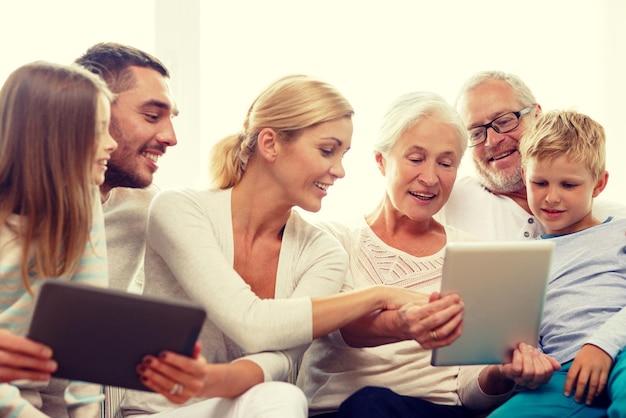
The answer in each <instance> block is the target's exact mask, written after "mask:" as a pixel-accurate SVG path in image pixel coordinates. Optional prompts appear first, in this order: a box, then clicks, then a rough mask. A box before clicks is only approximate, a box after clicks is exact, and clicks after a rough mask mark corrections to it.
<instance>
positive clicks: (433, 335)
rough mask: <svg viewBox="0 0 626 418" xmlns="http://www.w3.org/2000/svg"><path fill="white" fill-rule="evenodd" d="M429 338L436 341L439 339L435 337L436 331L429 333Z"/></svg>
mask: <svg viewBox="0 0 626 418" xmlns="http://www.w3.org/2000/svg"><path fill="white" fill-rule="evenodd" d="M430 338H432V339H433V340H435V341H437V340H438V339H439V337H438V336H437V331H435V330H433V331H430Z"/></svg>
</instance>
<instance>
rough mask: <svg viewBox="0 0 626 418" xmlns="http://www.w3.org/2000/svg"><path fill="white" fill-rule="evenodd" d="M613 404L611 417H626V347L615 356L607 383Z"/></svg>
mask: <svg viewBox="0 0 626 418" xmlns="http://www.w3.org/2000/svg"><path fill="white" fill-rule="evenodd" d="M607 387H608V392H609V398H610V399H611V405H610V406H609V409H608V413H609V417H610V418H624V417H626V348H625V349H624V350H622V352H621V353H620V354H619V355H618V356H617V357H616V358H615V365H614V366H613V370H611V374H609V381H608V383H607Z"/></svg>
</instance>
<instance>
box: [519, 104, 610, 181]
mask: <svg viewBox="0 0 626 418" xmlns="http://www.w3.org/2000/svg"><path fill="white" fill-rule="evenodd" d="M605 142H606V137H605V134H604V128H603V127H602V125H600V124H599V123H598V122H596V121H594V120H593V119H591V118H590V117H589V116H587V115H583V114H582V113H578V112H575V111H569V110H568V111H553V112H548V113H544V114H543V115H540V116H539V117H538V118H537V120H536V123H535V124H534V125H533V126H531V127H529V128H528V129H526V132H525V133H524V134H523V135H522V137H521V139H520V143H519V151H520V154H521V156H522V167H526V165H527V163H528V161H529V160H531V159H533V160H538V161H544V160H554V159H556V158H558V157H562V156H565V157H566V158H567V159H569V160H570V161H573V162H576V163H581V164H583V165H584V166H585V168H587V170H589V172H590V173H591V174H592V176H593V177H594V179H596V180H597V179H599V178H600V176H601V175H602V173H604V171H605V160H606V157H605V154H606V151H605Z"/></svg>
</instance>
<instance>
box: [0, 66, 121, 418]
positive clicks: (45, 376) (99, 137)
mask: <svg viewBox="0 0 626 418" xmlns="http://www.w3.org/2000/svg"><path fill="white" fill-rule="evenodd" d="M111 99H112V94H111V93H110V92H109V90H108V89H107V88H106V85H105V84H104V83H103V82H102V81H101V80H100V79H99V78H97V77H96V76H94V75H93V74H91V73H89V72H88V71H86V70H83V69H80V68H78V67H70V66H63V65H58V64H52V63H46V62H35V63H32V64H27V65H24V66H22V67H20V68H18V69H17V70H15V71H14V72H13V73H12V74H11V75H10V76H9V77H8V79H7V80H6V82H5V84H4V86H3V87H2V90H0V327H1V328H2V329H3V331H2V332H0V371H1V373H0V380H1V381H3V382H11V383H2V384H0V405H2V412H3V414H4V413H5V412H7V413H9V414H10V416H16V417H33V416H52V417H61V416H67V414H68V411H67V405H66V403H65V400H64V391H65V388H66V386H67V381H64V380H62V379H56V378H52V379H51V378H50V373H52V372H53V371H54V370H55V368H56V364H55V363H54V361H53V353H52V352H51V350H50V348H48V347H45V346H42V345H40V344H37V343H35V342H34V341H30V340H28V339H27V338H25V337H23V335H24V334H25V333H26V331H27V326H28V319H29V315H30V312H31V310H32V307H33V302H34V300H35V297H36V295H37V292H38V290H39V288H40V286H41V284H42V282H43V280H53V279H54V280H75V281H81V282H83V283H88V284H91V285H94V286H106V285H107V283H108V281H107V267H106V265H107V264H106V246H105V239H104V222H103V218H102V209H101V205H100V203H99V196H98V194H97V188H96V185H99V184H102V182H103V181H104V175H105V172H106V168H107V161H108V160H109V158H110V156H111V153H112V152H113V151H114V150H115V148H116V147H117V144H116V142H115V141H114V140H113V138H111V136H110V135H109V118H110V100H111ZM94 361H96V359H94ZM15 379H29V380H30V381H25V380H20V381H19V382H18V381H15ZM76 412H77V415H75V416H85V415H84V414H81V413H80V410H77V411H76Z"/></svg>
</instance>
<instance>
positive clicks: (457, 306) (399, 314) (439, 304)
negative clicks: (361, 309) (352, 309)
mask: <svg viewBox="0 0 626 418" xmlns="http://www.w3.org/2000/svg"><path fill="white" fill-rule="evenodd" d="M388 290H394V291H392V292H391V293H395V296H394V297H395V300H396V301H400V300H402V298H407V299H408V303H404V304H402V305H401V306H399V309H391V305H390V306H389V308H388V309H386V310H382V311H378V312H375V313H373V314H370V315H366V316H364V317H361V318H359V319H358V320H356V321H354V322H352V323H351V324H349V325H347V326H345V327H343V328H342V329H341V335H342V337H343V339H344V341H345V342H346V343H347V344H349V345H350V346H352V347H374V346H377V345H381V344H388V343H394V342H398V341H405V340H416V341H417V342H419V343H420V344H422V346H423V347H424V348H426V349H431V348H435V347H442V346H444V345H448V344H450V343H451V342H452V341H454V340H456V339H457V338H458V337H459V336H460V335H461V327H462V325H463V321H462V317H463V302H462V301H461V300H460V298H459V296H458V295H456V294H450V295H446V296H444V297H440V295H439V294H438V293H433V294H432V295H430V297H429V296H427V295H424V294H420V293H417V292H415V291H412V290H407V289H402V288H392V287H390V288H389V289H388ZM395 291H397V292H395Z"/></svg>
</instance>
